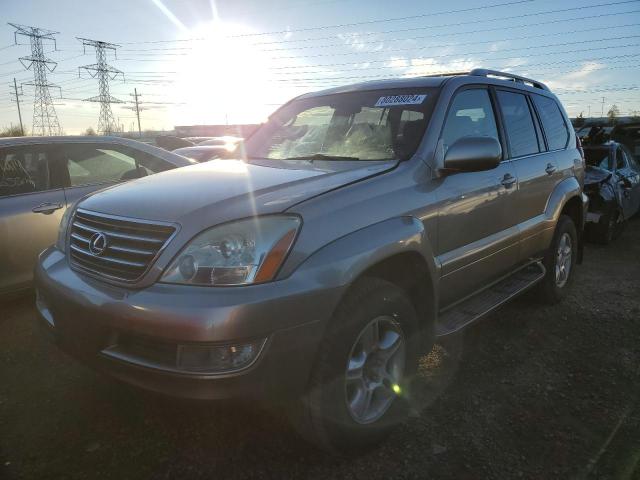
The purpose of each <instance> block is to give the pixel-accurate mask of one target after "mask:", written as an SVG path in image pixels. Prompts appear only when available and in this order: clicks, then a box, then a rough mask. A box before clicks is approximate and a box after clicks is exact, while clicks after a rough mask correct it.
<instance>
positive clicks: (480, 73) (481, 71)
mask: <svg viewBox="0 0 640 480" xmlns="http://www.w3.org/2000/svg"><path fill="white" fill-rule="evenodd" d="M469 75H475V76H477V77H489V76H491V77H499V78H505V79H508V80H512V81H514V82H516V83H528V84H530V85H531V86H532V87H534V88H539V89H541V90H549V87H547V86H546V85H545V84H544V83H542V82H539V81H537V80H533V79H531V78H527V77H521V76H520V75H514V74H513V73H508V72H500V71H498V70H487V69H486V68H474V69H473V70H471V71H470V72H469Z"/></svg>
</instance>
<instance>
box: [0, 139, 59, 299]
mask: <svg viewBox="0 0 640 480" xmlns="http://www.w3.org/2000/svg"><path fill="white" fill-rule="evenodd" d="M47 160H48V159H47V157H46V152H44V151H43V149H42V147H41V146H37V145H29V146H20V147H9V148H3V149H0V293H7V292H11V291H13V290H20V289H22V288H25V287H28V286H29V285H30V283H31V280H32V276H33V269H34V267H35V264H36V261H37V258H38V254H39V253H40V252H41V251H42V250H44V249H45V248H47V247H48V246H50V245H52V244H54V243H55V241H56V236H57V233H58V225H59V224H60V219H61V217H62V214H63V213H64V210H65V207H66V205H65V197H64V190H63V189H62V185H57V184H56V178H55V175H52V173H51V171H50V169H49V164H48V161H47Z"/></svg>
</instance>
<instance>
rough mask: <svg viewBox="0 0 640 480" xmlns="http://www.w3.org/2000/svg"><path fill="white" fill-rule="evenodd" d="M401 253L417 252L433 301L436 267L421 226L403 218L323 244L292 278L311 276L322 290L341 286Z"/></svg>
mask: <svg viewBox="0 0 640 480" xmlns="http://www.w3.org/2000/svg"><path fill="white" fill-rule="evenodd" d="M402 253H417V254H418V255H419V258H420V259H421V261H423V262H424V266H425V267H426V270H427V272H428V274H429V276H430V279H431V282H430V283H431V287H430V288H432V290H433V291H432V292H431V293H432V295H433V296H432V298H434V299H437V298H438V297H437V295H435V293H436V292H435V290H436V288H437V278H438V276H437V267H436V263H435V260H434V255H433V250H432V248H431V244H430V243H429V239H428V236H427V234H426V232H425V229H424V225H423V223H422V222H421V221H420V220H418V219H417V218H415V217H411V216H403V217H396V218H391V219H388V220H384V221H382V222H379V223H376V224H373V225H370V226H368V227H365V228H362V229H360V230H357V231H355V232H353V233H350V234H348V235H346V236H344V237H341V238H339V239H337V240H334V241H333V242H331V243H329V244H327V245H325V246H324V247H322V248H321V249H319V250H317V251H316V252H315V253H313V254H312V255H311V256H310V257H309V258H307V260H305V261H304V262H303V263H302V264H301V265H300V266H299V267H298V269H297V272H296V273H295V275H300V274H304V277H307V275H310V276H311V277H312V278H314V280H315V282H317V283H318V284H319V285H318V286H321V287H325V288H328V287H330V288H335V287H344V286H347V285H350V284H351V283H353V282H354V281H355V280H356V279H357V278H358V277H359V276H360V275H362V273H364V272H365V271H366V270H367V269H368V268H370V267H372V266H373V265H376V264H377V263H379V262H381V261H382V260H385V259H388V258H390V257H393V256H394V255H398V254H402Z"/></svg>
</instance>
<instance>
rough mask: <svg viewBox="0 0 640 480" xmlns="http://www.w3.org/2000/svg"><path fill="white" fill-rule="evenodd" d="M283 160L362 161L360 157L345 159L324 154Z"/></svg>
mask: <svg viewBox="0 0 640 480" xmlns="http://www.w3.org/2000/svg"><path fill="white" fill-rule="evenodd" d="M282 160H309V161H311V162H313V161H314V160H330V161H336V162H340V161H342V162H351V161H358V160H360V159H359V158H358V157H343V156H340V155H325V154H324V153H314V154H313V155H302V156H300V157H287V158H283V159H282Z"/></svg>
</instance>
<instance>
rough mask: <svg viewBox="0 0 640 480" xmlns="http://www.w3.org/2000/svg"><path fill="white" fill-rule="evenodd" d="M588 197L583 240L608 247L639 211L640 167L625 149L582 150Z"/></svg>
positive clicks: (611, 145) (605, 146)
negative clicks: (585, 234) (585, 235)
mask: <svg viewBox="0 0 640 480" xmlns="http://www.w3.org/2000/svg"><path fill="white" fill-rule="evenodd" d="M584 154H585V160H586V163H587V170H586V175H585V181H584V191H585V193H586V194H587V196H588V197H589V213H588V214H587V224H586V226H585V228H586V232H587V236H588V237H589V238H590V239H591V240H592V241H595V242H597V243H602V244H608V243H609V242H611V241H612V240H613V239H615V238H616V237H617V236H618V235H619V234H620V233H621V232H622V229H623V228H624V225H625V222H626V221H627V220H628V219H629V218H631V217H632V216H634V215H635V214H636V213H637V212H638V210H639V209H640V166H639V165H638V163H637V161H636V160H635V158H634V157H633V155H632V154H631V152H630V151H629V149H628V148H627V147H626V146H624V145H622V144H620V143H617V142H607V143H604V144H601V145H587V146H585V147H584Z"/></svg>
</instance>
